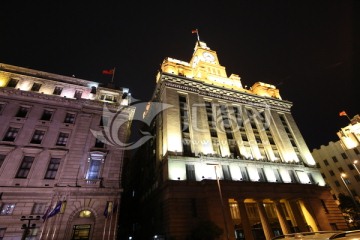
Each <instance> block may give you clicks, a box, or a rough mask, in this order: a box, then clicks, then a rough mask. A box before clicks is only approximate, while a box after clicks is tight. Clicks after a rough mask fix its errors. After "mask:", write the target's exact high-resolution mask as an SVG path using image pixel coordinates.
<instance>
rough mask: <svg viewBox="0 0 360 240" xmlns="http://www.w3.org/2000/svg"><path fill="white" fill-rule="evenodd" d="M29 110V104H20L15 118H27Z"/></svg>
mask: <svg viewBox="0 0 360 240" xmlns="http://www.w3.org/2000/svg"><path fill="white" fill-rule="evenodd" d="M29 112H30V107H29V106H20V107H19V109H18V111H17V112H16V115H15V117H16V118H27V116H28V115H29Z"/></svg>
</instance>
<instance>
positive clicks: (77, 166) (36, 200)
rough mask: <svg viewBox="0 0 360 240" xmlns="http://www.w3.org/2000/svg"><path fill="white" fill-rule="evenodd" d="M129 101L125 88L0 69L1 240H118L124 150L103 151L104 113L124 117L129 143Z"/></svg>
mask: <svg viewBox="0 0 360 240" xmlns="http://www.w3.org/2000/svg"><path fill="white" fill-rule="evenodd" d="M129 99H130V93H129V91H128V89H126V88H123V89H121V90H117V89H115V88H110V87H102V86H101V85H99V83H97V82H91V81H87V80H83V79H79V78H75V77H67V76H62V75H57V74H52V73H47V72H42V71H37V70H32V69H27V68H22V67H17V66H12V65H7V64H2V63H1V64H0V123H1V125H0V193H1V195H0V196H1V198H0V211H1V212H0V239H25V238H22V237H26V239H44V240H45V239H64V240H66V239H84V240H86V239H114V238H115V234H116V230H117V225H118V222H119V219H118V217H117V216H118V214H117V211H118V209H119V207H118V206H119V204H120V200H121V199H120V192H121V191H122V187H121V178H120V176H121V171H122V162H123V158H124V150H122V149H121V148H118V147H116V146H113V145H112V144H105V143H104V142H106V141H105V139H106V138H104V135H102V134H101V133H102V132H103V130H104V129H106V128H107V127H109V125H110V123H111V120H112V117H113V116H112V115H111V114H110V115H109V114H108V113H109V112H108V111H103V107H104V106H107V109H110V110H112V111H115V112H116V111H118V110H119V109H122V111H121V112H118V115H117V119H122V120H123V121H124V124H123V126H122V128H119V129H117V130H118V131H117V134H118V135H117V137H118V139H120V140H122V141H125V140H126V139H127V137H128V134H129V125H130V123H131V119H132V117H133V114H134V109H133V108H131V107H130V106H129ZM56 206H57V207H58V208H55V207H56ZM48 209H49V210H53V212H52V213H51V214H50V213H49V212H50V211H47V210H48ZM46 212H47V214H46ZM22 216H24V217H25V218H31V217H32V218H33V220H32V221H31V224H30V228H29V229H27V230H28V232H26V231H25V230H26V229H24V228H23V227H22V224H25V225H26V221H25V222H24V221H21V219H22ZM37 216H39V217H40V219H39V220H37V219H36V217H37ZM25 218H24V219H25ZM32 224H36V226H34V227H32ZM25 232H26V234H27V236H24V235H23V234H24V233H25Z"/></svg>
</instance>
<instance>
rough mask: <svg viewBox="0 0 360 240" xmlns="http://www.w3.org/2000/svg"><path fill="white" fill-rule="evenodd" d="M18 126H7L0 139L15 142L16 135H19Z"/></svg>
mask: <svg viewBox="0 0 360 240" xmlns="http://www.w3.org/2000/svg"><path fill="white" fill-rule="evenodd" d="M19 131H20V128H18V127H14V126H10V127H8V129H7V131H6V133H5V135H4V137H3V138H2V141H6V142H15V140H16V138H17V136H18V135H19Z"/></svg>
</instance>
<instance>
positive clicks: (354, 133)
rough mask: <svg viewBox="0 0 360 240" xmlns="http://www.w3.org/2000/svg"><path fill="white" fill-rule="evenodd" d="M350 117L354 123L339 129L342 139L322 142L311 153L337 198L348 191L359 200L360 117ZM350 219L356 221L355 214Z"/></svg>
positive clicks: (338, 134)
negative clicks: (326, 142) (322, 143)
mask: <svg viewBox="0 0 360 240" xmlns="http://www.w3.org/2000/svg"><path fill="white" fill-rule="evenodd" d="M349 120H350V124H349V125H347V126H346V127H344V128H341V129H340V131H338V132H337V136H338V137H339V140H338V141H336V142H332V141H331V142H329V143H328V144H327V145H321V146H320V147H319V148H317V149H313V150H312V152H311V153H312V155H313V157H314V159H315V161H316V165H317V166H318V168H319V170H320V172H321V174H322V176H323V178H324V180H325V182H326V184H327V185H328V186H329V187H330V188H331V192H332V194H333V197H334V199H338V197H339V194H344V195H346V196H349V197H351V198H352V199H354V200H355V202H356V201H360V146H359V139H360V134H359V133H360V117H359V115H356V116H354V117H353V118H351V119H349ZM338 204H340V202H338ZM357 210H358V211H360V206H359V205H357ZM348 221H349V226H352V225H355V224H356V223H355V222H354V221H353V219H351V217H350V218H348ZM357 224H358V225H359V223H357Z"/></svg>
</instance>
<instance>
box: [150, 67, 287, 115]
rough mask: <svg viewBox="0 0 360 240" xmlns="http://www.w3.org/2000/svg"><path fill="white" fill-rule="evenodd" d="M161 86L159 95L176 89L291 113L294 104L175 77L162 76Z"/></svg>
mask: <svg viewBox="0 0 360 240" xmlns="http://www.w3.org/2000/svg"><path fill="white" fill-rule="evenodd" d="M159 82H160V83H161V84H159V85H158V86H157V88H158V89H156V90H155V91H156V92H157V94H159V93H160V92H162V91H163V89H164V88H165V87H168V88H174V89H178V90H182V91H186V92H192V93H196V94H199V95H201V96H205V97H211V98H217V99H221V100H224V101H228V102H234V103H241V104H245V105H252V106H255V107H260V108H265V107H269V108H271V109H275V110H279V111H285V112H289V111H290V108H291V106H292V103H291V102H289V101H284V100H280V99H275V98H269V97H263V96H258V95H254V94H249V93H246V92H239V91H235V90H231V89H226V88H221V87H217V86H213V85H208V84H204V83H203V82H201V81H198V80H193V79H191V80H190V79H186V78H179V77H175V76H170V75H165V74H163V75H162V76H161V81H159Z"/></svg>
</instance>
